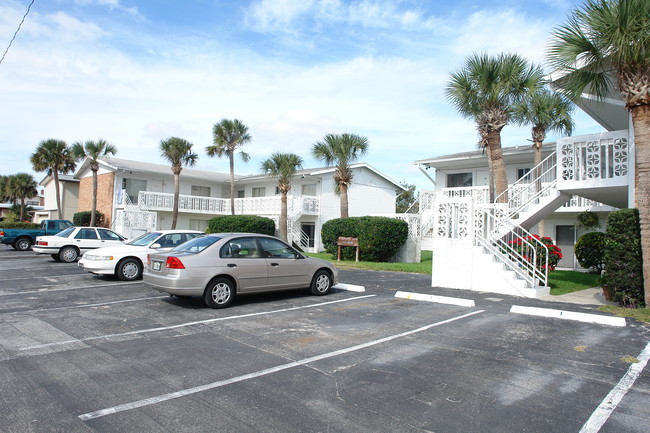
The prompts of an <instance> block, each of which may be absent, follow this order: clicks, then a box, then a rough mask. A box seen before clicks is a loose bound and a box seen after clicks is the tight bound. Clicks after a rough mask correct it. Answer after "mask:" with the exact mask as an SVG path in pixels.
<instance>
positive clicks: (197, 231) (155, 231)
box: [149, 229, 205, 235]
mask: <svg viewBox="0 0 650 433" xmlns="http://www.w3.org/2000/svg"><path fill="white" fill-rule="evenodd" d="M149 233H161V234H163V235H168V234H170V233H205V232H202V231H200V230H189V229H187V230H180V229H176V230H151V231H150V232H149Z"/></svg>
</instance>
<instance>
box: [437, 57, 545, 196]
mask: <svg viewBox="0 0 650 433" xmlns="http://www.w3.org/2000/svg"><path fill="white" fill-rule="evenodd" d="M541 82H542V71H541V69H540V68H538V67H536V66H534V65H530V64H528V62H527V61H526V60H525V59H524V58H522V57H521V56H519V55H516V54H500V55H498V56H496V57H490V56H488V55H487V54H474V55H472V56H471V57H470V58H469V59H467V62H466V63H465V66H464V67H463V68H462V69H461V70H460V71H459V72H456V73H453V74H452V75H451V80H450V81H449V83H448V84H447V88H446V90H445V92H446V95H447V99H448V100H449V102H450V103H451V104H452V105H453V106H454V107H456V109H457V110H458V111H459V112H460V114H461V115H462V116H463V117H466V118H470V119H473V120H474V122H475V123H476V129H477V130H478V133H479V138H480V141H479V146H480V147H482V148H484V149H485V150H487V155H488V165H489V167H490V198H491V201H494V197H496V196H501V197H502V199H503V200H504V201H506V200H507V197H505V194H504V195H501V194H502V193H503V192H504V191H505V190H506V189H507V188H508V178H507V176H506V171H505V166H504V162H503V154H502V152H501V130H502V129H503V128H504V127H505V126H506V125H507V124H508V123H509V122H510V120H511V117H512V109H513V107H514V105H515V104H516V103H517V102H519V101H520V100H521V99H522V98H523V97H525V96H526V94H527V93H529V92H532V91H535V90H537V89H538V88H539V87H540V85H541Z"/></svg>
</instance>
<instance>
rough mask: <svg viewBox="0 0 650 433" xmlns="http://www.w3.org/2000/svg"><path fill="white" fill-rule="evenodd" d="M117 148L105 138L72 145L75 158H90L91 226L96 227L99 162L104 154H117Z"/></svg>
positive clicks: (78, 159)
mask: <svg viewBox="0 0 650 433" xmlns="http://www.w3.org/2000/svg"><path fill="white" fill-rule="evenodd" d="M116 153H117V148H116V147H115V146H113V145H112V144H108V143H107V142H106V141H105V140H97V141H86V142H85V143H80V142H76V143H74V144H73V145H72V156H73V157H74V158H75V160H77V161H80V160H83V159H84V158H88V159H89V160H90V171H91V172H92V174H93V198H92V204H91V209H90V226H91V227H95V211H97V172H98V171H99V162H98V161H97V160H98V159H99V158H100V157H102V156H107V155H115V154H116Z"/></svg>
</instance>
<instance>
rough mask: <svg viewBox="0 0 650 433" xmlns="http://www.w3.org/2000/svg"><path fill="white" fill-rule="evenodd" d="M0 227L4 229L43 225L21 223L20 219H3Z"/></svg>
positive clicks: (36, 227)
mask: <svg viewBox="0 0 650 433" xmlns="http://www.w3.org/2000/svg"><path fill="white" fill-rule="evenodd" d="M0 227H2V228H3V229H40V228H41V225H40V224H37V223H21V222H18V221H16V222H10V221H2V222H0Z"/></svg>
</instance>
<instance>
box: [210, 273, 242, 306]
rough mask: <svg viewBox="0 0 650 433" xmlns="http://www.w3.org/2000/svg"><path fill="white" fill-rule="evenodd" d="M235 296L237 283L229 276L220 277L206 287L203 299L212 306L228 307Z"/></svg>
mask: <svg viewBox="0 0 650 433" xmlns="http://www.w3.org/2000/svg"><path fill="white" fill-rule="evenodd" d="M234 298H235V285H234V284H233V282H232V281H230V280H229V279H228V278H224V277H218V278H215V279H213V280H212V281H210V283H208V286H207V287H206V288H205V293H204V294H203V301H204V302H205V305H207V306H208V307H210V308H226V307H228V306H230V304H232V300H233V299H234Z"/></svg>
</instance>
